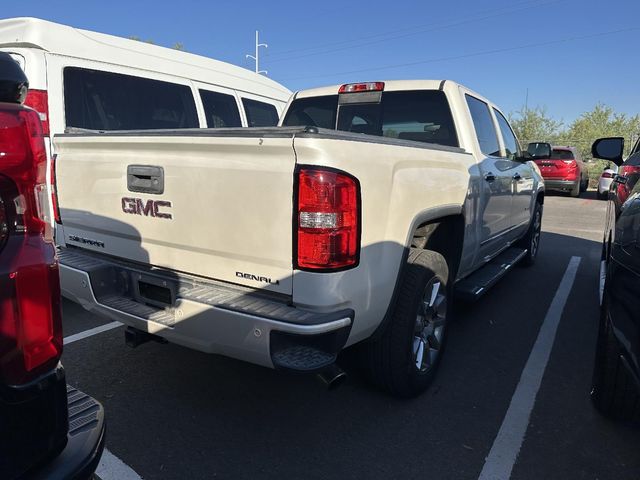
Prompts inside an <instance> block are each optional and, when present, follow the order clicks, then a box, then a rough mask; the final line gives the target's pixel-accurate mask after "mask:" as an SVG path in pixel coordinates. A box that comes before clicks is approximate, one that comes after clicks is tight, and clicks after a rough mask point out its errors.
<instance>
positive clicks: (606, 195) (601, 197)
mask: <svg viewBox="0 0 640 480" xmlns="http://www.w3.org/2000/svg"><path fill="white" fill-rule="evenodd" d="M607 198H609V195H608V192H604V193H600V190H598V200H606V199H607Z"/></svg>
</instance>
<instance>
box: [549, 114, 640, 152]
mask: <svg viewBox="0 0 640 480" xmlns="http://www.w3.org/2000/svg"><path fill="white" fill-rule="evenodd" d="M638 133H640V116H639V115H634V116H632V117H628V116H627V115H626V114H624V113H615V112H614V110H613V108H611V107H609V106H607V105H604V104H602V103H599V104H597V105H596V106H595V107H594V108H593V110H591V111H589V112H585V113H583V114H582V115H580V117H578V118H577V119H576V120H574V121H573V123H571V125H570V126H569V128H568V129H567V131H566V133H565V134H564V135H562V137H561V138H560V139H559V140H560V141H561V143H563V144H566V145H573V146H576V147H578V148H579V149H580V153H581V155H582V158H584V159H591V144H592V143H593V142H594V140H596V139H597V138H601V137H624V138H625V140H626V142H625V150H626V151H625V156H626V155H628V153H629V150H630V149H631V147H632V146H633V142H634V141H635V140H636V139H637V138H638Z"/></svg>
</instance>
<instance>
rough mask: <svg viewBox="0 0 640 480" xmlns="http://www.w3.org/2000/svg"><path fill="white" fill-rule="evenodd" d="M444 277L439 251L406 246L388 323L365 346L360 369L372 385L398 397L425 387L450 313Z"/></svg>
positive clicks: (441, 346) (440, 351)
mask: <svg viewBox="0 0 640 480" xmlns="http://www.w3.org/2000/svg"><path fill="white" fill-rule="evenodd" d="M448 281H449V269H448V266H447V262H446V260H445V259H444V257H443V256H442V255H440V254H439V253H437V252H433V251H430V250H421V249H418V248H412V249H411V250H410V252H409V258H408V259H407V263H406V265H405V268H404V271H403V273H402V281H401V282H402V283H401V285H400V291H399V294H398V298H397V300H396V304H395V306H394V310H393V313H392V315H391V318H390V321H389V323H388V325H387V326H386V328H385V330H384V331H383V332H382V334H381V336H380V337H379V338H378V339H376V340H372V341H370V342H369V343H367V344H365V345H364V360H365V365H364V367H365V370H366V373H367V376H368V377H369V379H370V380H371V381H372V383H374V384H375V385H377V386H378V387H380V388H382V389H384V390H386V391H387V392H389V393H391V394H392V395H394V396H397V397H403V398H409V397H415V396H416V395H418V394H420V393H422V392H424V391H425V390H426V389H427V387H428V386H429V384H430V383H431V381H432V380H433V378H434V376H435V373H436V370H437V368H438V366H439V364H440V359H441V357H442V354H443V351H444V346H445V340H446V330H447V328H446V326H447V323H448V319H449V318H448V317H449V315H448V313H450V311H451V308H450V307H451V305H450V302H451V288H450V285H449V283H448ZM425 299H426V301H425ZM427 349H428V351H427Z"/></svg>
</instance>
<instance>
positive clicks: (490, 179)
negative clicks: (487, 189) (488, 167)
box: [484, 172, 496, 182]
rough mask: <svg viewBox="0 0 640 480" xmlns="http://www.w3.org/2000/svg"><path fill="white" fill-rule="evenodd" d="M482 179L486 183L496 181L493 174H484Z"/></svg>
mask: <svg viewBox="0 0 640 480" xmlns="http://www.w3.org/2000/svg"><path fill="white" fill-rule="evenodd" d="M484 179H485V180H486V181H487V182H493V181H494V180H495V179H496V176H495V175H494V174H493V172H489V173H485V174H484Z"/></svg>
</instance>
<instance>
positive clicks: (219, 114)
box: [200, 89, 242, 128]
mask: <svg viewBox="0 0 640 480" xmlns="http://www.w3.org/2000/svg"><path fill="white" fill-rule="evenodd" d="M200 98H201V99H202V105H203V107H204V114H205V116H206V117H207V127H209V128H228V127H241V126H242V121H241V120H240V110H238V103H237V102H236V99H235V97H234V96H233V95H227V94H225V93H219V92H213V91H211V90H202V89H201V90H200Z"/></svg>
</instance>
